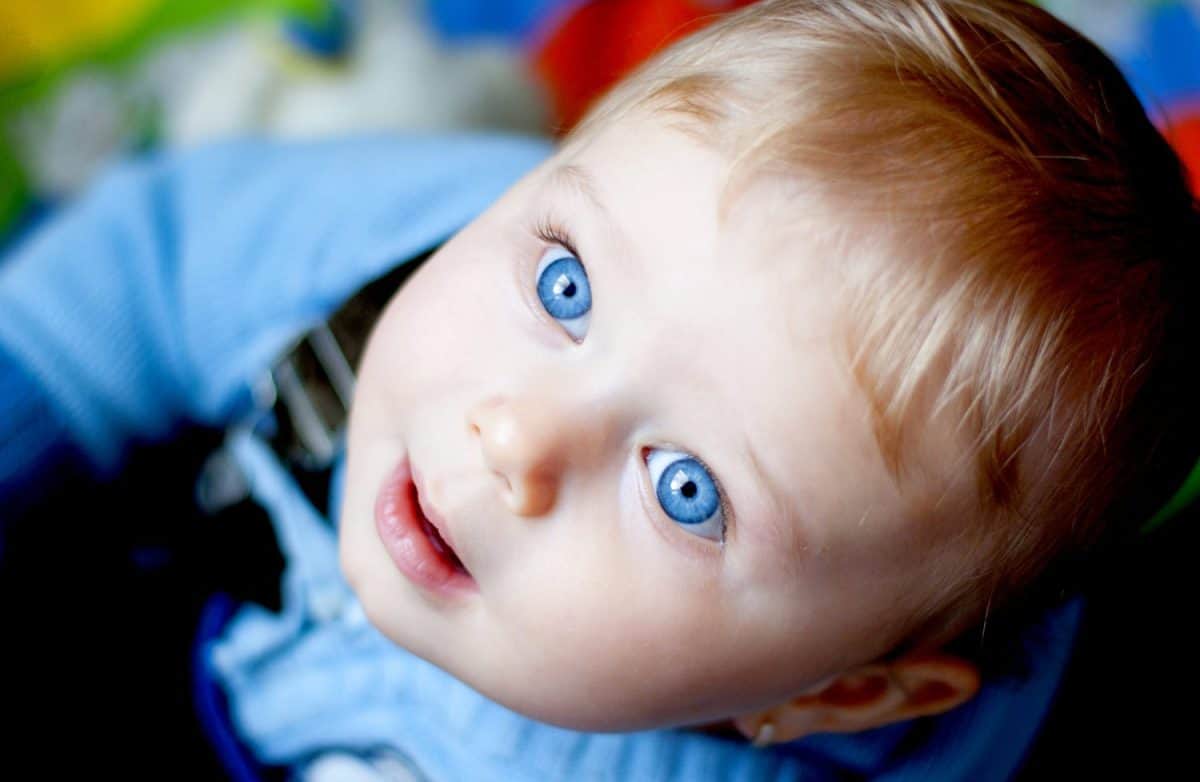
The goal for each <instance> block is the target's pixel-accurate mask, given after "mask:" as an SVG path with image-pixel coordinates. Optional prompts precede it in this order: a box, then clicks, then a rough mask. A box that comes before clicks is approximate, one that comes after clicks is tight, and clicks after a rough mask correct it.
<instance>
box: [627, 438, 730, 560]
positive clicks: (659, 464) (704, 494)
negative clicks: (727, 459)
mask: <svg viewBox="0 0 1200 782" xmlns="http://www.w3.org/2000/svg"><path fill="white" fill-rule="evenodd" d="M646 467H647V468H648V469H649V470H650V480H651V481H652V482H653V484H654V487H655V489H654V490H655V493H656V494H657V495H658V504H659V505H661V506H662V509H663V511H664V512H665V513H666V514H667V516H669V517H670V518H671V519H672V520H674V521H676V522H678V523H679V524H680V526H682V527H683V528H684V529H685V530H687V531H688V532H691V533H692V534H694V535H699V536H701V537H704V538H708V539H709V540H716V541H721V540H723V539H724V538H725V516H724V514H723V513H722V512H721V494H720V492H719V491H717V482H716V481H715V480H713V477H712V476H711V475H709V474H708V470H706V469H705V468H704V465H702V464H701V463H700V462H699V461H698V460H697V459H695V458H693V457H691V456H688V455H687V454H685V453H680V452H679V451H666V450H662V449H659V448H651V449H650V453H649V455H648V456H647V457H646Z"/></svg>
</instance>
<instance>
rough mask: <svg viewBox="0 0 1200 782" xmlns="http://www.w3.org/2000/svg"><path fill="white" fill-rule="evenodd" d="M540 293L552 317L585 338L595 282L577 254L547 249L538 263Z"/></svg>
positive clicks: (572, 332) (538, 291) (539, 296)
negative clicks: (588, 274) (589, 277)
mask: <svg viewBox="0 0 1200 782" xmlns="http://www.w3.org/2000/svg"><path fill="white" fill-rule="evenodd" d="M537 294H538V298H539V299H540V300H541V302H542V306H543V307H545V309H546V312H548V313H550V317H552V318H554V319H555V320H557V321H559V322H560V323H562V326H563V328H564V329H566V330H567V333H568V334H570V335H571V336H572V337H573V338H574V339H576V340H581V339H583V336H584V335H585V334H586V333H587V318H588V314H589V313H590V312H591V309H592V286H591V284H590V283H588V276H587V271H586V270H585V269H584V268H583V264H582V263H581V262H580V261H579V259H578V258H575V257H574V256H571V255H565V254H564V251H563V250H557V251H555V252H553V253H547V255H546V257H545V258H543V260H542V262H541V264H539V269H538V274H537Z"/></svg>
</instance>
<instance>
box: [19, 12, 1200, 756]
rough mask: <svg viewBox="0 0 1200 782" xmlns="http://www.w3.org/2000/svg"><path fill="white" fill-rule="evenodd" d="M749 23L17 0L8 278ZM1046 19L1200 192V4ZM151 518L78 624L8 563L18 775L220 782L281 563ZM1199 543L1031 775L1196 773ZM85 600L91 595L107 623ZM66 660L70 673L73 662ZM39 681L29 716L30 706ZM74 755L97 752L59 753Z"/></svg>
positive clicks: (550, 118) (86, 576) (137, 525)
mask: <svg viewBox="0 0 1200 782" xmlns="http://www.w3.org/2000/svg"><path fill="white" fill-rule="evenodd" d="M749 1H750V0H0V264H2V263H3V254H4V249H5V247H6V246H7V245H9V244H11V242H13V241H14V240H15V238H16V237H18V236H20V235H21V234H23V233H25V232H26V231H28V230H29V229H30V228H31V227H32V226H34V225H35V224H36V223H37V222H38V221H39V220H40V219H43V218H44V217H45V216H46V215H48V214H51V213H53V211H54V210H55V209H56V208H57V207H58V206H60V205H62V204H63V203H65V202H67V201H69V200H70V199H71V198H72V196H73V195H74V194H76V193H78V192H79V191H80V189H81V188H84V187H86V186H87V184H88V183H89V182H90V181H91V180H92V178H93V177H94V176H95V175H96V174H97V172H98V171H99V170H101V169H102V168H103V167H105V166H106V165H108V164H110V163H111V162H112V161H114V160H116V159H118V158H120V157H123V156H131V155H141V154H146V153H147V152H150V151H153V150H158V149H164V148H179V147H186V146H190V145H195V144H200V143H204V142H208V141H212V140H216V139H220V138H224V137H231V136H239V135H256V136H270V137H280V138H311V137H319V136H328V135H333V134H345V133H352V132H385V133H386V132H398V131H407V130H416V131H441V130H461V129H499V130H506V131H511V132H518V133H530V134H539V135H547V136H554V135H557V134H560V133H562V132H563V131H565V130H566V129H569V128H570V127H571V125H572V124H573V123H574V122H575V121H576V120H577V119H578V118H579V116H580V114H581V113H582V111H583V110H584V108H585V107H586V106H587V104H588V103H589V101H591V100H592V99H593V98H595V97H596V96H597V95H598V94H599V93H600V92H602V91H603V90H604V89H605V88H606V87H608V86H609V85H611V84H612V83H613V82H614V81H615V80H616V79H617V78H619V77H620V76H621V75H622V74H623V73H625V72H626V71H627V70H628V69H630V68H632V67H633V66H635V65H636V64H637V63H638V62H640V61H641V60H642V59H644V58H645V57H647V56H648V55H649V54H651V53H652V52H654V51H655V50H656V49H658V48H660V47H661V46H663V45H665V44H667V43H669V42H670V41H672V40H674V39H675V38H677V37H679V36H681V35H684V34H686V33H687V32H689V31H691V30H693V29H695V28H696V27H697V26H699V25H702V24H704V23H705V21H706V20H708V19H711V18H712V17H713V14H714V13H716V12H720V11H724V10H728V9H731V8H734V7H737V6H740V5H744V4H746V3H747V2H749ZM1042 5H1045V6H1047V7H1048V8H1049V9H1050V10H1051V11H1053V12H1054V13H1056V14H1058V15H1060V16H1061V17H1063V18H1064V19H1065V20H1067V21H1068V22H1070V23H1071V24H1073V25H1074V26H1076V27H1077V28H1079V29H1081V30H1082V31H1083V32H1085V33H1086V34H1087V35H1088V36H1090V37H1091V38H1092V39H1093V40H1095V41H1096V42H1097V43H1099V44H1100V45H1101V46H1102V47H1104V48H1105V49H1106V50H1107V51H1108V52H1109V53H1110V54H1111V55H1112V56H1113V57H1114V59H1115V60H1116V61H1117V62H1118V63H1119V64H1120V65H1121V67H1122V68H1123V69H1124V71H1125V73H1126V75H1127V76H1128V77H1129V79H1130V80H1131V82H1132V83H1133V85H1134V88H1135V89H1136V90H1137V92H1138V94H1139V95H1140V96H1141V97H1142V99H1143V101H1144V102H1145V104H1146V106H1147V108H1148V109H1149V111H1150V113H1151V115H1152V116H1153V117H1154V119H1155V120H1156V122H1157V123H1158V124H1159V126H1160V127H1161V128H1162V129H1163V130H1164V132H1165V133H1166V134H1167V136H1168V137H1169V138H1170V140H1171V141H1172V142H1173V143H1174V144H1175V145H1176V148H1177V149H1178V150H1179V151H1180V152H1181V153H1182V154H1183V156H1184V158H1185V159H1186V160H1189V161H1190V165H1191V170H1192V172H1193V177H1194V181H1196V182H1197V185H1198V187H1200V0H1158V1H1155V0H1045V2H1043V3H1042ZM1197 257H1198V259H1200V248H1198V256H1197ZM214 445H215V442H208V441H204V442H195V441H190V442H189V441H184V442H182V443H179V444H176V445H172V446H170V448H173V449H175V450H174V451H171V452H169V453H168V454H167V455H166V456H165V457H164V455H163V453H162V452H154V453H153V454H151V455H149V456H147V457H145V462H146V463H145V464H141V465H139V464H137V463H135V464H133V465H131V466H130V469H129V470H127V471H126V472H125V473H124V474H123V475H122V477H121V478H120V479H118V481H117V482H116V483H114V484H113V485H112V486H109V487H105V488H103V489H101V490H99V491H101V492H103V494H102V495H101V496H99V497H96V496H94V495H90V494H89V495H85V494H82V490H81V495H80V496H84V497H86V498H87V499H85V500H80V502H81V503H87V504H88V506H90V507H105V506H106V505H107V506H116V507H120V503H121V502H128V501H127V499H124V498H127V497H130V496H134V495H140V496H145V495H147V487H148V486H149V487H150V489H149V496H148V497H146V500H145V501H146V505H147V507H150V506H151V505H152V504H155V503H161V505H158V506H156V507H167V506H168V505H169V503H174V504H175V505H177V504H178V503H179V500H178V498H179V497H188V496H190V494H191V480H192V476H194V475H195V472H196V470H197V469H198V463H192V462H190V461H189V460H194V459H195V458H196V454H203V453H207V451H208V450H209V449H211V447H213V446H214ZM164 459H165V460H166V462H167V463H169V462H170V461H171V460H174V461H175V462H180V463H184V464H186V465H187V466H188V468H187V469H181V470H178V471H177V472H178V475H180V476H181V477H180V478H179V480H178V481H175V482H171V481H170V480H165V479H163V478H162V476H163V475H164V470H163V464H164ZM146 475H153V476H155V480H154V481H152V482H149V483H147V482H146V481H145V480H144V478H145V476H146ZM88 491H96V490H95V489H88ZM1198 515H1200V514H1198ZM132 518H133V520H132V521H131V522H130V523H128V524H121V523H113V522H112V521H111V519H108V518H103V519H101V521H103V525H94V527H95V528H96V530H97V531H96V532H94V533H92V534H91V535H90V536H88V537H87V538H86V540H83V541H78V540H77V541H74V543H75V544H76V545H75V547H74V549H75V550H77V553H75V554H73V555H72V556H73V557H74V559H71V560H70V567H65V566H64V565H63V561H62V560H61V557H63V556H64V555H63V554H61V552H57V551H56V553H55V556H56V557H59V559H58V560H55V561H57V565H56V568H57V570H58V571H60V572H71V573H74V574H75V576H74V578H73V579H68V581H69V582H70V583H69V584H68V586H70V588H71V590H74V591H70V595H71V596H70V597H69V598H67V599H70V600H72V601H73V602H72V603H70V604H68V607H67V608H66V609H61V610H67V611H73V612H75V614H74V615H72V616H70V617H69V618H67V617H63V616H60V613H61V610H60V609H59V608H58V606H57V605H56V606H55V610H54V611H49V612H46V611H42V610H41V609H39V608H38V607H37V605H36V604H31V603H30V601H29V600H27V597H28V595H27V594H25V592H24V590H25V589H26V588H39V589H40V588H42V587H39V586H37V585H44V584H46V583H47V579H48V578H51V577H54V578H56V577H57V576H47V574H46V573H45V572H44V571H45V570H47V568H46V566H45V565H44V564H43V563H44V562H45V561H47V560H45V559H42V558H39V557H37V556H34V557H28V558H21V557H9V558H6V561H5V562H4V563H0V564H3V565H4V567H3V568H0V576H3V577H2V578H0V598H5V599H3V600H0V605H2V606H3V608H2V609H0V617H2V618H3V619H4V620H5V626H6V627H7V628H9V629H8V631H7V635H6V638H5V643H4V644H2V645H0V646H3V647H5V652H4V654H2V655H0V663H2V665H0V669H2V670H0V691H2V692H3V693H4V695H3V696H2V697H4V698H5V709H4V713H5V714H6V716H8V717H10V718H12V717H14V716H16V715H17V714H18V713H19V714H20V716H21V717H23V719H24V731H18V732H17V733H16V734H15V735H16V736H18V737H20V739H21V740H19V741H16V742H11V743H8V746H6V749H7V750H10V751H9V752H6V754H7V755H9V756H10V760H11V759H12V757H13V753H14V752H15V756H22V752H23V753H24V755H23V756H24V757H38V758H41V759H42V760H43V761H44V762H45V770H46V771H48V772H52V770H53V769H55V768H59V769H62V768H65V767H69V768H73V769H74V768H80V769H82V768H98V769H102V770H112V769H122V768H123V769H125V771H126V773H125V774H124V775H123V776H122V775H120V774H118V776H121V778H135V777H141V776H146V777H147V778H162V777H163V776H167V777H168V778H215V777H219V776H220V775H221V773H222V772H221V769H220V767H219V765H218V764H217V762H216V760H215V759H214V756H213V753H212V748H211V746H210V738H211V737H205V736H203V735H202V734H201V733H200V731H199V729H198V728H197V727H196V726H195V724H194V722H195V721H194V717H193V715H194V709H195V708H196V704H194V703H193V702H192V697H191V695H190V694H189V686H190V684H189V681H190V677H189V673H188V671H187V663H186V661H187V659H188V655H189V654H191V653H192V652H191V650H192V648H193V638H194V636H195V633H196V632H197V630H196V626H197V616H198V615H199V612H200V606H201V605H202V604H203V602H204V599H205V598H206V597H207V596H208V595H209V594H210V593H211V592H212V591H213V590H214V589H216V588H217V586H218V585H220V586H221V587H223V588H228V586H229V582H230V579H231V578H235V576H233V575H231V574H230V572H225V573H222V574H220V576H219V577H218V576H214V575H212V574H211V573H210V571H211V570H212V564H213V563H215V562H220V563H221V567H222V568H224V569H226V570H227V571H237V572H239V573H243V574H249V575H246V576H245V578H247V579H249V581H248V583H247V584H246V585H245V591H246V593H247V594H258V593H261V594H264V595H268V596H269V595H270V594H271V593H272V592H273V591H274V592H276V593H277V585H278V577H279V572H278V571H279V568H280V567H281V562H280V561H279V558H278V553H277V550H276V549H275V546H274V542H273V539H272V538H271V535H270V532H269V526H268V525H267V524H266V523H265V521H264V522H263V523H261V524H260V525H259V526H257V527H253V528H241V529H236V530H235V529H230V530H216V531H213V530H211V529H206V530H205V531H204V532H203V534H199V533H193V532H189V531H188V530H189V529H191V528H189V527H187V526H186V525H176V527H174V528H172V529H169V530H168V529H166V527H167V526H168V525H163V524H162V523H161V521H162V514H160V513H156V514H154V515H150V514H145V518H143V519H142V520H141V521H139V520H138V517H132ZM1193 521H1197V522H1200V519H1193ZM1176 526H1177V527H1178V526H1179V525H1176ZM1195 529H1200V528H1198V527H1197V526H1196V525H1195V524H1192V525H1190V529H1179V530H1178V531H1171V532H1168V533H1165V534H1164V535H1163V536H1162V539H1161V540H1160V541H1158V542H1157V544H1156V545H1155V546H1154V548H1153V549H1152V550H1149V551H1147V552H1140V553H1138V554H1137V555H1136V556H1133V557H1132V558H1131V561H1130V563H1129V570H1128V571H1127V572H1125V573H1122V574H1121V577H1120V578H1114V579H1113V583H1112V585H1111V587H1110V588H1107V589H1102V590H1100V593H1099V594H1096V595H1093V596H1091V606H1092V609H1091V610H1090V612H1089V614H1088V615H1087V616H1088V618H1087V619H1086V621H1085V625H1084V629H1083V634H1082V638H1081V641H1080V643H1079V644H1078V645H1077V652H1076V656H1075V659H1074V661H1073V663H1072V668H1071V672H1070V674H1069V676H1068V679H1067V681H1066V683H1065V684H1064V686H1063V691H1062V697H1061V698H1060V706H1059V707H1057V708H1056V710H1055V712H1054V713H1052V715H1051V717H1050V721H1049V723H1048V724H1047V727H1046V730H1045V731H1044V733H1043V739H1042V740H1041V742H1040V743H1039V745H1038V746H1037V748H1036V749H1035V753H1034V755H1033V757H1032V758H1031V760H1030V762H1029V764H1028V766H1027V769H1026V776H1027V777H1028V778H1030V779H1043V778H1050V779H1061V778H1065V777H1071V778H1076V777H1080V776H1084V777H1086V776H1091V775H1093V774H1094V775H1101V774H1103V773H1106V772H1112V770H1113V768H1114V766H1113V764H1114V763H1116V764H1117V767H1120V768H1125V767H1128V766H1129V764H1130V762H1131V761H1132V765H1133V767H1134V768H1139V769H1140V770H1141V771H1142V772H1146V773H1144V774H1141V775H1140V777H1142V778H1158V777H1159V776H1161V775H1162V774H1161V773H1152V770H1157V771H1158V772H1165V771H1167V770H1168V769H1170V768H1172V767H1173V764H1175V763H1186V764H1187V765H1189V766H1190V765H1192V764H1193V763H1194V759H1192V758H1191V756H1190V752H1189V747H1190V742H1189V741H1188V739H1190V735H1189V734H1190V724H1189V720H1188V719H1185V718H1175V717H1171V716H1170V714H1171V711H1170V709H1171V708H1173V707H1174V706H1175V705H1177V704H1176V701H1177V700H1180V699H1183V700H1186V698H1184V697H1183V696H1184V693H1185V692H1187V690H1179V691H1178V692H1176V691H1175V690H1173V689H1172V687H1173V684H1172V683H1173V682H1175V681H1179V680H1182V679H1184V678H1190V671H1191V666H1192V664H1193V663H1192V661H1191V659H1190V657H1191V655H1190V648H1191V647H1190V646H1188V645H1186V644H1184V643H1182V639H1183V637H1184V636H1183V629H1182V628H1183V626H1184V625H1185V624H1186V622H1185V621H1181V620H1182V618H1183V617H1186V616H1191V615H1192V613H1193V608H1192V606H1191V597H1190V596H1191V595H1192V594H1194V592H1195V589H1194V587H1190V588H1189V587H1188V586H1187V585H1186V584H1185V582H1186V580H1187V579H1186V576H1187V574H1189V573H1190V572H1191V570H1192V568H1193V567H1194V566H1193V565H1192V564H1191V562H1190V554H1191V553H1192V552H1193V551H1194V550H1195V543H1196V540H1197V537H1198V536H1197V534H1196V533H1194V532H1192V531H1191V530H1195ZM31 537H32V538H33V539H34V540H33V543H30V544H29V545H28V546H27V548H29V549H30V550H32V551H39V550H40V549H39V548H38V546H39V545H41V544H40V542H39V541H40V540H41V539H40V538H38V537H37V536H36V535H31ZM12 542H13V544H14V545H13V547H12V548H11V549H10V551H11V550H16V548H17V547H18V546H17V545H16V544H17V543H18V541H17V540H15V539H14V540H13V541H12ZM181 562H184V563H187V564H186V566H185V565H182V564H180V563H181ZM102 563H103V564H102ZM85 582H86V585H85V586H84V588H83V589H82V590H78V589H76V587H78V586H79V585H81V584H84V583H85ZM79 591H83V592H87V593H89V600H88V601H87V602H86V603H85V602H84V601H82V600H81V599H80V598H79V596H78V594H77V592H79ZM235 591H236V590H235ZM56 594H57V593H56ZM64 594H65V592H64ZM262 602H264V604H269V603H267V601H266V600H264V601H262ZM201 632H203V630H201ZM51 643H53V644H59V645H60V646H61V648H62V649H63V651H62V652H61V653H60V654H59V655H58V656H56V657H54V658H53V659H54V663H52V664H47V663H46V662H45V660H44V659H43V658H44V657H45V654H46V652H45V649H46V648H48V645H49V644H51ZM66 661H70V664H68V663H67V662H66ZM180 661H183V662H180ZM38 662H40V663H41V666H42V667H41V668H38V667H35V666H36V665H37V663H38ZM51 667H55V668H56V670H55V673H54V675H53V679H54V681H53V683H51V684H47V683H46V682H45V681H44V680H43V679H42V678H41V677H43V676H49V674H50V670H49V669H50V668H51ZM1173 671H1174V672H1175V673H1174V674H1172V672H1173ZM21 680H23V683H24V689H22V690H21V692H25V691H26V690H27V691H28V695H24V696H22V697H16V696H14V695H13V693H14V684H15V683H17V682H19V681H21ZM151 682H152V683H153V684H148V683H151ZM1190 691H1193V692H1194V686H1193V687H1192V689H1191V690H1190ZM1190 705H1191V704H1190V703H1185V704H1183V706H1184V708H1185V713H1188V712H1190V709H1187V707H1189V706H1190ZM113 714H124V716H123V717H121V718H120V719H119V720H116V721H114V720H113V717H112V715H113ZM130 715H132V716H130ZM1192 722H1194V720H1192ZM29 737H38V740H37V741H36V742H35V743H30V742H29V741H25V739H28V738H29ZM10 738H11V736H10ZM31 741H32V739H31ZM43 741H44V742H45V743H44V745H43V744H42V742H43ZM25 744H28V746H25ZM63 747H65V748H67V749H68V750H71V751H68V752H65V753H62V754H56V752H57V750H58V749H59V748H63ZM135 749H136V754H131V750H135ZM71 752H74V755H72V754H71ZM64 764H65V765H64ZM167 768H170V769H173V770H172V772H170V773H169V774H163V775H161V776H157V774H159V772H162V771H163V770H164V769H167Z"/></svg>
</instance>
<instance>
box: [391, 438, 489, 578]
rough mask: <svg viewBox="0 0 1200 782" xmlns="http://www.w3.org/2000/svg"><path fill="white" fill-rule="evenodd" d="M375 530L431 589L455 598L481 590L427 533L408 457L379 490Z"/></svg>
mask: <svg viewBox="0 0 1200 782" xmlns="http://www.w3.org/2000/svg"><path fill="white" fill-rule="evenodd" d="M375 529H376V531H377V532H378V533H379V539H380V540H381V541H382V542H383V547H384V548H385V549H387V553H388V555H389V556H390V557H391V558H392V561H393V562H395V563H396V567H397V568H398V569H399V570H400V572H401V573H403V574H404V575H405V576H406V577H407V578H408V580H409V581H412V582H413V583H414V584H416V585H417V586H419V587H422V588H423V589H425V590H426V591H427V592H430V593H433V594H435V595H438V596H441V597H452V596H455V595H461V594H463V593H465V592H474V591H477V590H478V586H477V585H476V583H475V579H473V578H471V576H470V575H468V574H467V573H464V572H463V571H461V570H459V569H458V568H456V567H454V566H453V565H452V564H450V563H449V562H447V561H446V560H445V559H444V558H443V557H442V556H441V555H439V554H438V552H437V551H436V550H435V549H434V546H433V541H431V540H430V539H429V537H428V536H427V535H426V534H425V530H424V517H423V516H422V515H421V511H420V507H419V506H418V504H417V499H416V492H415V491H414V489H413V482H412V469H411V468H410V467H409V464H408V460H407V459H404V460H402V461H401V462H400V464H398V465H397V466H396V469H395V470H393V471H392V474H391V475H390V476H388V479H387V480H386V481H385V482H384V484H383V486H382V487H381V488H380V490H379V497H378V499H377V500H376V501H375Z"/></svg>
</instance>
